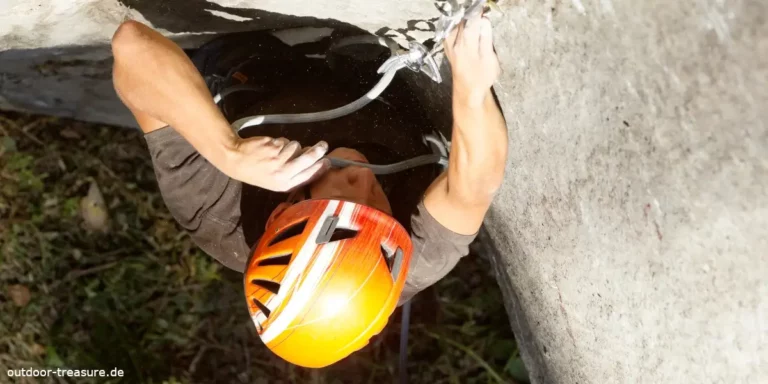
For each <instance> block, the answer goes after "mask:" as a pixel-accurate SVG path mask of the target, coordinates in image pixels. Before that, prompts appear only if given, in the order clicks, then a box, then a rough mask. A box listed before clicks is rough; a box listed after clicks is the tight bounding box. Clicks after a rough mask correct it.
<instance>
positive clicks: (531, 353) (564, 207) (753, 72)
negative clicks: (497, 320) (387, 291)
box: [0, 0, 768, 383]
mask: <svg viewBox="0 0 768 384" xmlns="http://www.w3.org/2000/svg"><path fill="white" fill-rule="evenodd" d="M28 3H29V2H26V1H20V0H17V1H11V2H10V5H7V4H8V2H6V3H4V4H3V5H2V6H1V7H4V8H5V9H2V13H1V14H2V15H3V16H0V49H6V50H8V49H11V50H8V51H6V52H2V53H0V107H2V108H4V109H25V110H33V111H37V112H43V113H51V114H63V115H68V116H75V117H77V118H81V119H87V120H97V121H104V122H109V123H116V124H123V125H131V124H132V122H131V120H130V117H129V116H128V115H127V114H126V113H125V111H124V110H123V109H122V107H120V106H119V102H117V101H116V99H115V98H114V93H113V92H112V91H111V88H110V87H111V84H110V83H109V61H108V53H109V51H108V49H106V46H105V45H106V44H107V43H108V39H109V36H110V35H111V33H112V31H113V30H114V28H115V27H116V26H117V24H118V23H119V21H120V20H121V19H122V18H123V17H126V16H130V17H139V18H144V19H145V20H147V21H148V22H150V23H152V24H153V25H154V26H155V27H157V28H160V29H162V30H164V31H165V32H167V33H168V34H169V35H174V36H177V38H180V39H181V38H184V39H186V40H184V41H186V43H187V44H191V45H195V44H199V42H200V41H201V40H204V39H206V38H208V36H211V35H208V34H202V33H209V32H212V33H214V34H215V33H220V32H227V31H239V30H251V29H264V28H278V27H295V26H302V25H314V26H317V25H327V24H328V23H331V24H332V23H348V24H352V25H355V26H358V27H361V28H363V29H365V30H368V31H370V32H374V33H377V34H380V35H397V36H399V37H400V38H407V37H405V36H410V38H415V39H419V40H424V39H426V38H428V37H429V36H430V34H429V32H425V31H429V30H430V28H432V22H433V21H434V18H436V17H437V16H438V12H437V10H436V7H435V4H432V3H431V2H429V1H426V0H425V1H400V0H398V1H388V2H383V1H382V2H371V1H363V0H359V1H353V2H350V1H340V0H325V1H313V2H298V1H289V0H281V1H277V0H275V1H260V2H250V1H234V0H213V1H203V0H194V1H193V0H187V1H182V0H167V1H149V0H124V1H122V2H118V1H117V0H109V1H93V0H80V1H74V0H72V1H65V0H42V1H38V2H35V3H34V4H39V5H38V8H39V9H36V8H35V6H34V5H30V4H28ZM255 5H258V7H259V8H260V9H259V10H256V9H250V7H253V6H255ZM437 5H438V6H439V5H440V4H437ZM501 8H502V10H503V11H504V14H503V15H500V16H497V17H496V20H495V25H496V28H495V34H496V41H497V43H496V49H497V52H498V54H499V57H500V59H501V62H502V67H503V68H504V74H503V77H502V79H501V81H500V82H499V84H498V85H497V87H496V92H497V95H498V97H499V100H500V102H501V104H502V106H503V109H504V113H505V116H506V118H507V122H508V128H509V132H510V159H509V164H508V168H507V178H506V182H505V186H504V188H503V189H502V190H501V192H500V194H499V196H498V198H497V200H496V203H495V204H494V206H493V208H492V210H491V212H490V214H489V217H488V219H487V222H486V228H485V231H484V232H483V234H482V235H483V237H484V238H485V239H486V240H487V241H486V242H485V244H484V246H485V247H486V249H487V251H488V252H490V253H493V255H494V257H493V259H494V262H495V265H496V268H497V272H498V277H499V284H500V285H501V287H502V290H503V291H504V294H505V297H506V299H507V308H508V312H509V315H510V320H511V325H512V327H513V330H514V331H515V332H516V334H517V336H518V338H519V339H520V343H521V350H522V352H523V357H524V359H525V361H526V363H527V364H528V366H529V368H530V370H531V374H532V376H533V379H534V380H535V381H536V382H540V383H576V382H578V383H613V382H647V383H657V382H672V383H677V382H744V383H756V382H765V381H766V380H768V346H767V345H768V320H767V319H768V278H766V277H767V276H768V128H767V127H766V123H765V122H766V121H768V109H766V108H765V105H766V104H767V103H768V23H766V21H768V20H766V15H768V3H765V2H760V1H755V0H751V1H750V0H742V1H735V2H728V3H726V2H724V1H720V0H703V1H693V0H681V1H677V2H668V1H660V0H648V1H641V2H637V1H616V0H600V1H581V0H572V1H560V0H545V1H539V2H530V1H528V2H523V1H502V2H501ZM40 9H41V10H40ZM314 17H317V18H331V19H334V21H330V22H328V21H322V20H317V19H315V18H314ZM70 24H71V25H75V24H76V25H77V28H74V27H73V28H72V29H70V28H67V26H69V25H70ZM65 32H66V33H65ZM184 33H197V35H189V34H186V35H182V34H184ZM404 35H405V36H404ZM73 44H75V45H76V44H88V45H89V46H88V47H80V48H64V47H59V46H60V45H73ZM54 46H56V47H55V48H54ZM89 71H90V72H89ZM61 84H65V86H61ZM57 87H58V88H57ZM65 91H66V92H65ZM445 91H446V90H445V89H444V88H443V91H442V92H445ZM67 92H69V93H67ZM57 100H58V101H57ZM443 104H444V103H443Z"/></svg>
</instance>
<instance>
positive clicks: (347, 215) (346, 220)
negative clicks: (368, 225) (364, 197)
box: [336, 202, 358, 229]
mask: <svg viewBox="0 0 768 384" xmlns="http://www.w3.org/2000/svg"><path fill="white" fill-rule="evenodd" d="M341 204H342V206H341V212H340V213H339V223H338V224H337V225H336V226H337V227H340V228H347V229H358V228H356V227H355V226H353V225H352V217H353V216H354V214H355V207H356V206H357V205H356V204H355V203H350V202H342V203H341Z"/></svg>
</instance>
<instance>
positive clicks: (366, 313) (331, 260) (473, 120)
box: [112, 16, 507, 367]
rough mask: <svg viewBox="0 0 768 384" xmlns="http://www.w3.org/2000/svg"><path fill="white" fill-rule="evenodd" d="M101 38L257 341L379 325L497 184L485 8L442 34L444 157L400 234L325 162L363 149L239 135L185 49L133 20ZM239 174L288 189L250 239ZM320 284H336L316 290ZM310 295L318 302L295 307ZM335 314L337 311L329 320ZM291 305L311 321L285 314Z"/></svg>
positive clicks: (367, 196)
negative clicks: (446, 67)
mask: <svg viewBox="0 0 768 384" xmlns="http://www.w3.org/2000/svg"><path fill="white" fill-rule="evenodd" d="M112 51H113V54H114V73H113V81H114V86H115V90H116V92H117V94H118V95H119V97H120V98H121V100H122V101H123V103H124V104H125V105H126V106H127V107H128V109H129V110H130V111H131V112H132V113H133V115H134V117H135V118H136V121H137V122H138V125H139V126H140V127H141V129H142V131H143V132H144V134H145V139H146V141H147V145H148V148H149V152H150V155H151V158H152V162H153V165H154V168H155V174H156V177H157V180H158V184H159V187H160V191H161V193H162V196H163V199H164V202H165V204H166V206H167V207H168V209H169V210H170V212H171V213H172V214H173V216H174V218H175V219H176V220H177V221H178V222H179V224H180V225H181V226H182V227H184V228H185V229H186V230H187V231H188V232H189V233H190V234H191V237H192V239H193V240H194V242H195V243H196V244H197V245H198V246H200V248H202V249H203V250H204V251H205V252H206V253H208V254H210V255H211V256H213V257H215V258H216V259H217V260H219V261H220V262H221V263H222V264H224V265H225V266H227V267H229V268H232V269H234V270H237V271H240V272H243V273H245V276H246V279H245V280H246V281H245V285H246V296H247V299H248V304H249V310H250V313H251V316H252V318H253V320H254V322H255V323H256V327H257V330H258V331H259V334H260V336H261V337H262V340H263V341H264V342H265V344H266V345H267V346H268V347H270V349H272V350H273V351H274V352H275V353H277V354H278V355H279V356H281V357H283V358H284V359H286V360H288V361H291V362H293V363H295V364H299V365H304V366H309V367H321V366H325V365H328V364H332V363H334V362H336V361H338V360H340V359H342V358H344V357H345V356H347V355H348V354H349V353H351V352H353V351H354V350H356V349H358V348H360V347H361V346H362V345H364V344H365V343H367V341H368V339H369V338H370V337H371V336H373V335H375V334H376V333H378V332H379V331H380V330H381V327H383V326H384V323H386V321H387V318H388V316H389V315H390V314H391V313H392V311H393V310H394V307H395V306H396V305H397V304H398V303H400V304H402V303H403V302H405V301H407V300H408V299H410V298H411V297H412V296H413V295H415V294H416V293H418V292H419V291H421V290H423V289H425V288H426V287H428V286H430V285H432V284H434V283H435V282H437V281H438V280H439V279H441V278H442V277H444V276H445V275H446V274H447V273H448V272H449V271H450V270H451V269H452V268H453V267H454V266H455V265H456V263H457V262H458V261H459V259H460V258H461V257H463V256H465V255H466V254H467V253H468V252H469V244H470V242H472V241H473V239H474V238H475V236H476V234H477V232H478V230H479V228H480V226H481V224H482V221H483V218H484V216H485V214H486V212H487V210H488V208H489V206H490V204H491V201H492V199H493V197H494V195H495V192H496V191H497V190H498V189H499V187H500V186H501V183H502V178H503V174H504V166H505V162H506V155H507V130H506V127H505V123H504V119H503V117H502V114H501V111H500V110H499V108H498V106H497V104H496V102H495V99H494V97H493V95H492V91H491V86H492V85H493V83H494V82H495V80H496V79H497V77H498V75H499V72H500V68H499V63H498V60H497V57H496V54H495V52H494V48H493V44H492V33H491V24H490V22H489V21H488V20H487V19H486V18H484V17H481V16H476V17H473V18H471V19H469V20H467V21H466V22H465V23H462V24H461V25H460V26H459V27H458V28H456V29H455V30H454V31H453V32H452V33H451V34H450V36H448V37H447V39H446V41H445V54H446V56H447V58H448V61H449V63H450V66H451V69H452V72H453V75H452V78H453V129H452V145H451V152H450V162H449V166H448V168H447V170H446V171H445V172H443V173H442V174H441V175H440V176H439V177H437V179H435V180H434V182H432V184H431V185H430V186H429V188H428V189H427V191H426V192H425V193H424V195H423V199H422V200H421V202H420V203H419V204H418V205H417V206H416V207H415V208H414V211H413V214H412V216H411V223H410V224H411V227H412V229H411V233H410V234H408V232H406V231H405V230H404V229H403V227H402V226H401V225H400V224H399V223H398V222H397V221H396V220H395V219H394V218H392V217H391V213H392V212H391V207H390V202H389V200H388V199H387V196H386V195H385V194H384V192H383V190H382V187H381V185H380V184H379V182H378V181H377V179H376V176H375V175H374V174H373V173H372V172H371V171H370V170H369V169H367V168H364V167H357V166H351V167H346V168H341V169H336V168H334V169H331V168H330V164H329V161H328V159H327V156H326V155H333V156H335V157H339V158H345V159H349V160H354V161H360V162H367V161H368V160H367V158H366V156H364V154H362V153H360V152H358V151H356V150H353V149H350V148H335V149H333V150H332V151H331V152H330V153H327V152H328V151H329V148H328V144H326V143H325V142H322V141H321V142H318V143H317V144H315V145H314V146H312V147H309V148H302V147H301V145H300V144H299V143H298V142H296V141H290V140H288V139H286V138H282V137H279V138H271V137H252V138H241V137H240V136H238V135H237V134H236V133H234V131H233V130H232V129H231V128H230V126H229V123H228V121H227V120H226V119H225V118H224V116H223V114H222V112H221V111H220V110H219V108H218V107H217V106H216V105H215V104H214V102H213V101H212V95H211V93H210V91H209V89H208V88H207V86H206V84H205V82H204V80H203V78H202V77H201V75H200V73H199V72H198V70H197V69H196V68H195V66H194V65H193V63H192V62H191V61H190V59H189V58H188V56H187V55H186V54H185V52H184V51H183V50H182V49H181V48H179V47H178V46H177V45H176V44H175V43H173V42H172V41H171V40H169V39H167V38H165V37H163V36H162V35H161V34H159V33H158V32H156V31H154V30H152V29H151V28H149V27H147V26H145V25H143V24H141V23H139V22H136V21H127V22H125V23H123V24H122V25H121V26H120V27H119V28H118V29H117V31H116V32H115V34H114V37H113V40H112ZM233 97H234V96H233ZM296 129H302V128H301V127H300V126H299V127H297V128H296ZM244 184H250V185H255V186H258V187H261V188H264V189H268V190H272V191H279V192H289V196H288V199H287V200H286V201H285V202H283V203H281V204H280V205H279V206H278V207H277V208H276V209H274V211H273V212H272V213H271V215H270V217H269V220H268V222H267V223H266V227H267V228H266V231H265V232H264V235H263V236H262V238H261V240H260V241H258V242H257V244H253V245H254V248H251V247H250V246H249V245H248V244H247V243H246V241H245V238H246V237H247V236H246V234H244V233H243V228H242V226H241V225H240V223H241V219H240V218H241V215H242V216H245V215H248V212H241V210H240V200H241V197H242V198H245V197H244V196H243V194H242V186H243V185H244ZM399 187H401V188H408V185H402V186H399ZM342 241H345V242H346V243H345V244H347V245H348V246H344V247H341V246H339V243H340V242H342ZM278 248H279V249H278ZM315 250H317V253H314V254H315V255H316V257H314V258H308V257H309V256H311V255H313V252H314V251H315ZM308 255H309V256H308ZM249 258H250V261H249ZM382 258H383V259H384V260H385V261H384V262H382V261H381V259H382ZM350 261H352V262H351V263H350ZM334 268H335V269H334ZM382 268H383V269H382ZM331 271H335V272H334V273H332V272H331ZM390 274H391V277H390ZM382 276H386V277H387V278H388V279H384V278H383V277H382ZM250 284H253V285H250ZM321 286H322V287H325V288H320V287H321ZM329 287H330V288H329ZM350 287H352V288H354V290H353V291H350V290H349V288H350ZM326 288H327V289H330V290H335V291H333V292H336V293H339V295H340V296H336V297H331V296H329V295H327V294H326V295H325V296H322V295H320V293H318V292H320V291H321V290H322V289H326ZM351 292H354V293H351ZM326 293H327V292H326ZM318 295H320V296H318ZM309 302H312V303H320V304H319V305H320V306H321V307H323V308H321V309H322V311H321V312H318V313H315V312H311V311H309V312H307V309H306V308H304V307H305V306H306V307H311V305H308V303H309ZM302 308H304V309H302ZM340 313H341V314H343V316H344V317H343V324H341V323H339V322H336V323H334V324H331V323H329V322H328V321H327V320H328V319H329V318H331V319H336V320H337V321H338V320H339V317H338V316H337V315H340ZM313 316H315V317H313ZM335 316H336V317H335ZM300 317H301V318H306V319H314V320H311V321H309V320H307V321H308V322H307V323H303V324H300V325H296V324H297V323H295V321H299V320H297V319H299V318H300ZM291 333H293V335H291Z"/></svg>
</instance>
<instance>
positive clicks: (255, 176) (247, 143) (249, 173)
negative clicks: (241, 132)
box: [222, 137, 331, 192]
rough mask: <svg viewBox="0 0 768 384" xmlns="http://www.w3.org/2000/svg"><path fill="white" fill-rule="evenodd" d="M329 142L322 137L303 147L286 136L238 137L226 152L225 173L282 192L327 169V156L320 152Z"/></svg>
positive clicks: (323, 151) (325, 148)
mask: <svg viewBox="0 0 768 384" xmlns="http://www.w3.org/2000/svg"><path fill="white" fill-rule="evenodd" d="M326 152H328V143H326V142H324V141H321V142H319V143H317V144H315V146H313V147H312V148H309V149H304V150H302V148H301V145H300V144H299V143H298V142H296V141H288V139H286V138H282V137H281V138H278V139H273V138H271V137H254V138H249V139H241V140H239V141H238V142H237V143H236V144H235V145H234V147H233V148H232V150H231V151H230V153H231V154H230V155H229V156H227V157H228V160H227V163H228V164H227V166H226V167H225V168H227V169H226V170H225V169H222V171H224V173H225V174H227V175H228V176H229V177H232V178H234V179H237V180H240V181H242V182H245V183H248V184H251V185H255V186H258V187H261V188H264V189H269V190H271V191H277V192H285V191H288V190H291V189H293V188H295V187H297V186H299V185H302V184H305V183H306V182H308V181H310V180H311V179H313V178H314V177H316V176H319V175H320V174H322V173H323V172H325V171H327V170H328V169H329V168H330V166H331V163H330V160H328V159H324V158H323V156H324V155H325V153H326Z"/></svg>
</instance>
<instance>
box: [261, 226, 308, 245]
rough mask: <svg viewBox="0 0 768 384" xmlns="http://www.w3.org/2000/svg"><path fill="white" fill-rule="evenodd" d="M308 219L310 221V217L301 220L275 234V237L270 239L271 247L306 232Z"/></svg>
mask: <svg viewBox="0 0 768 384" xmlns="http://www.w3.org/2000/svg"><path fill="white" fill-rule="evenodd" d="M308 221H309V220H308V219H306V220H303V221H300V222H298V223H295V224H292V225H290V226H289V227H287V228H285V229H283V230H282V231H280V232H278V233H277V234H276V235H275V237H273V238H272V240H270V241H269V246H270V247H271V246H273V245H275V244H277V243H279V242H281V241H283V240H287V239H290V238H291V237H296V236H299V235H301V234H302V233H304V229H305V228H306V227H307V222H308Z"/></svg>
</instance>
